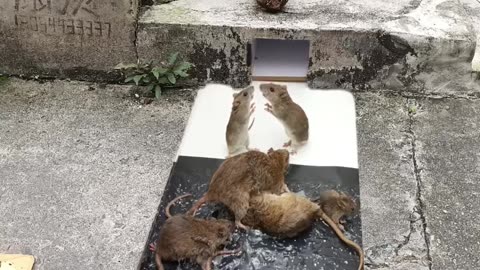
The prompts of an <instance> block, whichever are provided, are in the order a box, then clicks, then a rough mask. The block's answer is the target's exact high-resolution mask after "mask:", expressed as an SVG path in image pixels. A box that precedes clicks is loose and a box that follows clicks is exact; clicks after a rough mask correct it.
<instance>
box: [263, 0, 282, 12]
mask: <svg viewBox="0 0 480 270" xmlns="http://www.w3.org/2000/svg"><path fill="white" fill-rule="evenodd" d="M287 2H288V0H257V4H258V5H259V6H260V7H262V8H263V9H264V10H266V11H268V12H271V13H276V12H279V11H282V9H283V7H284V6H285V5H286V4H287Z"/></svg>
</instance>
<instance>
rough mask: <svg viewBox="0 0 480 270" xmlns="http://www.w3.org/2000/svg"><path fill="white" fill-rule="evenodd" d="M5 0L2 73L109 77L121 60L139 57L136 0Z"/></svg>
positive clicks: (0, 20)
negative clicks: (136, 36) (137, 52)
mask: <svg viewBox="0 0 480 270" xmlns="http://www.w3.org/2000/svg"><path fill="white" fill-rule="evenodd" d="M5 2H6V3H4V4H2V5H1V6H0V36H1V37H2V40H1V41H0V63H1V64H0V72H1V73H7V74H17V75H20V74H24V75H43V76H52V77H60V78H62V77H63V78H77V79H89V80H108V79H109V78H112V77H113V74H110V73H109V71H110V70H113V67H114V66H115V65H116V64H118V63H120V62H122V61H123V62H134V61H136V51H135V46H134V40H135V20H136V16H137V4H136V1H132V0H121V1H70V0H29V1H26V0H11V1H5Z"/></svg>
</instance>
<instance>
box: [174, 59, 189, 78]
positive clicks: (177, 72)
mask: <svg viewBox="0 0 480 270" xmlns="http://www.w3.org/2000/svg"><path fill="white" fill-rule="evenodd" d="M191 67H192V64H190V63H188V62H182V63H180V64H179V65H177V66H176V67H175V68H174V69H173V73H175V75H180V73H182V72H183V73H184V72H185V71H187V70H189V69H190V68H191Z"/></svg>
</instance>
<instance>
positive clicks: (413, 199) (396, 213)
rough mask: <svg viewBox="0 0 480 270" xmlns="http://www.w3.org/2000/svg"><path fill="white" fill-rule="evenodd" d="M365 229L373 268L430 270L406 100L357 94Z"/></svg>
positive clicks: (367, 263)
mask: <svg viewBox="0 0 480 270" xmlns="http://www.w3.org/2000/svg"><path fill="white" fill-rule="evenodd" d="M355 97H356V107H357V129H358V146H359V165H360V168H359V169H360V193H361V200H362V231H363V243H364V248H365V252H366V256H367V259H366V265H367V266H368V268H369V269H405V270H407V269H408V270H411V269H428V255H427V246H426V243H425V238H424V229H423V227H422V221H421V210H420V206H419V201H418V198H417V196H418V189H417V180H416V177H415V173H414V171H415V168H414V163H413V159H412V157H413V152H412V147H413V146H412V134H411V132H410V117H409V115H408V111H409V108H410V110H412V108H413V106H414V105H413V104H409V103H408V102H407V99H406V98H401V97H385V96H383V95H379V94H372V93H361V94H356V96H355Z"/></svg>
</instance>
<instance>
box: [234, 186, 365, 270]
mask: <svg viewBox="0 0 480 270" xmlns="http://www.w3.org/2000/svg"><path fill="white" fill-rule="evenodd" d="M344 199H345V198H344V197H341V198H340V197H336V198H335V200H336V201H337V207H333V201H332V200H331V199H329V204H330V203H331V204H332V205H331V206H332V207H331V210H333V211H332V212H331V213H332V214H333V216H335V217H336V216H337V213H336V212H338V211H340V212H342V213H350V211H352V208H353V206H352V205H351V204H350V202H351V200H350V198H348V200H346V201H343V200H344ZM322 206H323V205H318V204H316V203H315V202H312V201H311V200H309V199H308V198H305V197H302V196H299V195H297V194H294V193H291V192H288V193H283V194H281V195H276V194H271V193H266V192H265V193H262V194H258V195H256V196H253V197H252V198H251V200H250V208H249V209H248V211H247V214H246V215H245V217H244V218H243V219H242V223H243V224H245V225H246V226H250V227H252V228H256V229H260V230H261V231H263V232H265V233H267V234H270V235H273V236H276V237H279V238H292V237H296V236H297V235H299V234H300V233H302V232H304V231H306V230H307V229H309V228H311V227H312V225H313V222H315V220H318V219H321V220H323V221H325V222H326V223H327V224H328V225H329V226H330V227H331V228H332V229H333V231H334V232H335V233H336V235H337V236H338V238H340V240H342V241H343V242H344V243H345V244H347V245H348V246H350V247H352V248H354V249H355V251H356V252H357V253H358V255H359V257H360V263H359V268H358V269H359V270H362V269H363V265H364V253H363V250H362V248H361V247H360V246H359V245H358V244H356V243H355V242H353V241H352V240H350V239H348V238H347V237H345V235H344V234H343V233H342V231H341V230H340V229H339V227H338V226H337V223H336V222H335V221H333V220H332V219H331V217H330V216H329V215H327V214H326V213H325V212H324V210H322V209H323V207H322ZM328 207H330V206H328ZM344 207H346V209H344Z"/></svg>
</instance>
